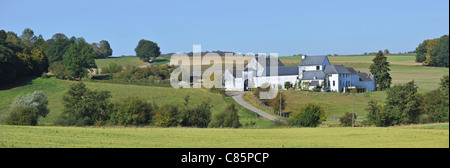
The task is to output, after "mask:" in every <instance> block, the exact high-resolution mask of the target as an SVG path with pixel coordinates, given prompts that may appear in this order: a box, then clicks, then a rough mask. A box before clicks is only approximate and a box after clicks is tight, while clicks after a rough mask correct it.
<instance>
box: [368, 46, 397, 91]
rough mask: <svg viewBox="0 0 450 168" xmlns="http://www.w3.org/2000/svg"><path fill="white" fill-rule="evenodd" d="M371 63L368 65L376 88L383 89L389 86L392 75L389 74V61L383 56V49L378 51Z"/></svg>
mask: <svg viewBox="0 0 450 168" xmlns="http://www.w3.org/2000/svg"><path fill="white" fill-rule="evenodd" d="M372 61H373V63H372V64H371V65H370V72H371V73H372V74H373V75H374V76H375V81H376V85H377V89H378V90H385V89H387V88H389V87H390V86H391V83H392V77H391V75H390V74H389V71H391V69H389V66H390V65H389V62H388V61H387V57H386V56H384V53H383V51H381V50H380V51H378V53H377V55H376V56H375V58H374V59H373V60H372Z"/></svg>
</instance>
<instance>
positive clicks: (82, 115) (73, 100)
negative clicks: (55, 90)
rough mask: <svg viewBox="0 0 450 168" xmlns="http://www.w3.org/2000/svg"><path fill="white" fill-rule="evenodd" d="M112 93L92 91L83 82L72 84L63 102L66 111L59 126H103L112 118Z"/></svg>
mask: <svg viewBox="0 0 450 168" xmlns="http://www.w3.org/2000/svg"><path fill="white" fill-rule="evenodd" d="M109 98H111V93H110V92H108V91H92V90H90V89H88V88H87V87H86V85H85V84H84V83H82V82H80V83H75V84H72V85H71V86H70V88H69V90H68V91H67V92H66V93H65V94H64V96H63V98H62V100H63V104H64V111H63V113H62V114H61V116H60V119H59V121H58V122H57V124H59V125H76V126H84V125H94V124H96V125H102V124H104V123H106V121H108V120H109V119H110V116H111V103H110V100H109Z"/></svg>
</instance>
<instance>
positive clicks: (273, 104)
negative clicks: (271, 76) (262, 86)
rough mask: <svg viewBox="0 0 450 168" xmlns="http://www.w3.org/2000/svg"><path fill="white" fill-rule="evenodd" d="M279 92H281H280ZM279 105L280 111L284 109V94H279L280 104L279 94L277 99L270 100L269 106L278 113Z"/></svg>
mask: <svg viewBox="0 0 450 168" xmlns="http://www.w3.org/2000/svg"><path fill="white" fill-rule="evenodd" d="M280 92H281V91H280ZM280 103H281V111H283V110H285V109H286V106H287V104H286V95H285V94H284V93H281V102H280V94H279V93H278V94H277V97H275V98H273V99H270V106H271V107H272V108H273V109H274V110H276V111H278V112H280Z"/></svg>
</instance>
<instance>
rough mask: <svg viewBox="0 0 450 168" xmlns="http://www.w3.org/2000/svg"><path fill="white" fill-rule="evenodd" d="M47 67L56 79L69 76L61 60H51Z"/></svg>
mask: <svg viewBox="0 0 450 168" xmlns="http://www.w3.org/2000/svg"><path fill="white" fill-rule="evenodd" d="M48 69H49V71H51V72H53V74H54V75H55V77H56V78H58V79H67V78H68V77H69V75H68V74H67V71H66V66H65V65H64V64H62V62H61V61H56V62H53V63H52V65H51V66H50V67H49V68H48Z"/></svg>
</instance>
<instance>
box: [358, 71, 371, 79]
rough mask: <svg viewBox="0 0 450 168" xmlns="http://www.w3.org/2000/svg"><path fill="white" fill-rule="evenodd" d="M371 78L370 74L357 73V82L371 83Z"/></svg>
mask: <svg viewBox="0 0 450 168" xmlns="http://www.w3.org/2000/svg"><path fill="white" fill-rule="evenodd" d="M372 79H373V77H372V74H370V73H359V81H372Z"/></svg>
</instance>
